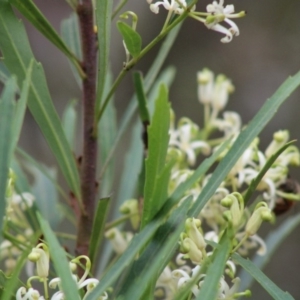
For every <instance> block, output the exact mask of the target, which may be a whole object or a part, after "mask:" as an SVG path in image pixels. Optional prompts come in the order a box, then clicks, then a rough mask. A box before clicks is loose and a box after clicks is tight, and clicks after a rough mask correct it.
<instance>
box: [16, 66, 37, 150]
mask: <svg viewBox="0 0 300 300" xmlns="http://www.w3.org/2000/svg"><path fill="white" fill-rule="evenodd" d="M32 66H33V60H31V62H30V65H29V67H28V70H27V71H26V79H25V81H24V82H23V86H22V90H21V94H20V99H19V100H18V102H17V104H16V111H15V116H14V125H13V141H12V145H11V147H12V151H14V150H15V148H16V146H17V143H18V140H19V138H20V134H21V129H22V125H23V121H24V117H25V112H26V107H27V99H28V95H29V88H30V83H31V74H32Z"/></svg>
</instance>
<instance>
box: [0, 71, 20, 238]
mask: <svg viewBox="0 0 300 300" xmlns="http://www.w3.org/2000/svg"><path fill="white" fill-rule="evenodd" d="M16 90H17V82H16V78H15V77H10V78H9V79H8V80H7V81H6V85H5V88H4V90H3V93H2V95H1V99H0V232H2V225H3V220H4V214H5V207H6V199H5V193H6V184H7V177H8V168H9V165H10V158H11V152H12V151H11V150H12V149H11V143H12V134H13V132H12V124H13V116H14V108H15V103H14V101H15V100H14V99H15V93H16ZM1 238H2V236H0V239H1Z"/></svg>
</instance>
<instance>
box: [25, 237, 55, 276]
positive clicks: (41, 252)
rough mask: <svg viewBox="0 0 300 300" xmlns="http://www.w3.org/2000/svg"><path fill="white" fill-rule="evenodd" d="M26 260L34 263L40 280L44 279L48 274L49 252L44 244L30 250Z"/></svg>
mask: <svg viewBox="0 0 300 300" xmlns="http://www.w3.org/2000/svg"><path fill="white" fill-rule="evenodd" d="M28 259H29V260H30V261H32V262H35V263H36V271H37V275H38V276H39V277H40V278H43V279H46V278H47V277H48V274H49V260H50V256H49V251H48V247H47V246H46V245H45V244H44V243H40V244H38V245H37V246H36V247H34V248H32V250H31V252H30V254H29V255H28Z"/></svg>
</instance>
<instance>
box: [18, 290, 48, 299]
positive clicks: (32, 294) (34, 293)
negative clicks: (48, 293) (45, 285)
mask: <svg viewBox="0 0 300 300" xmlns="http://www.w3.org/2000/svg"><path fill="white" fill-rule="evenodd" d="M16 300H45V298H44V297H43V296H41V295H40V293H39V291H38V290H35V289H33V288H29V289H28V291H27V290H26V288H24V287H20V288H19V289H18V290H17V294H16Z"/></svg>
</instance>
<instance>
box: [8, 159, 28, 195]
mask: <svg viewBox="0 0 300 300" xmlns="http://www.w3.org/2000/svg"><path fill="white" fill-rule="evenodd" d="M11 168H12V169H13V171H14V173H15V174H18V175H17V176H16V181H15V188H16V190H17V192H18V193H19V194H21V193H23V192H28V191H30V185H29V182H28V180H27V177H26V176H25V174H24V171H23V169H22V168H21V166H20V164H19V162H18V160H17V159H16V157H15V156H13V158H12V162H11Z"/></svg>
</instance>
